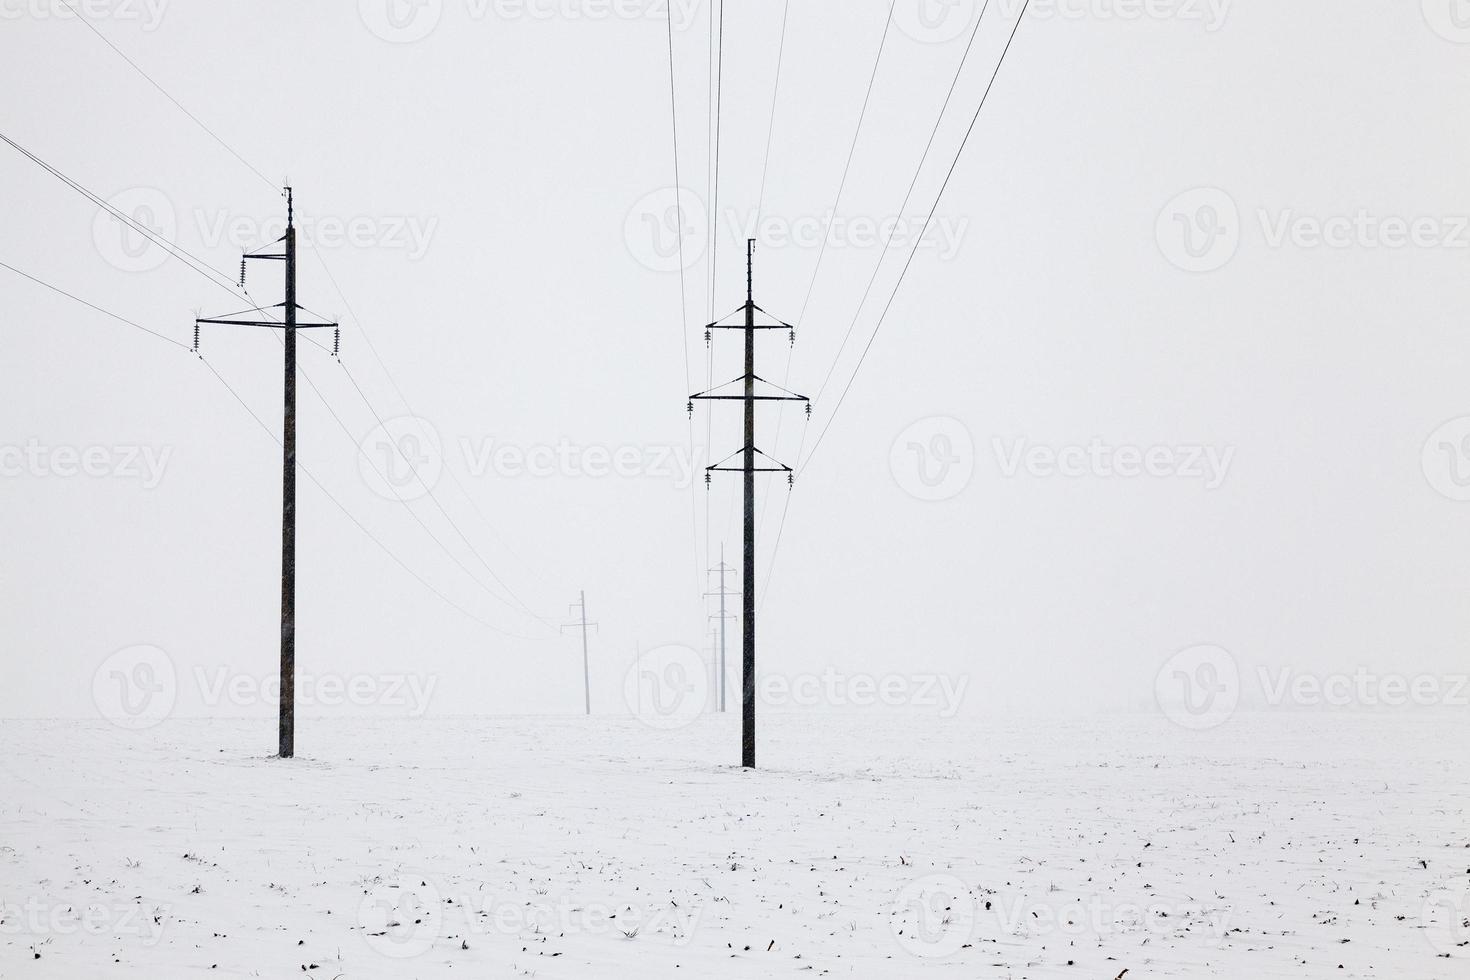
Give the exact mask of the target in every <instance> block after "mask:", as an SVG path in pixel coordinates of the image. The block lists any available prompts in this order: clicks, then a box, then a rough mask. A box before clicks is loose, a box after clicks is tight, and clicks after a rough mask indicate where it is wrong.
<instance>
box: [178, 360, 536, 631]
mask: <svg viewBox="0 0 1470 980" xmlns="http://www.w3.org/2000/svg"><path fill="white" fill-rule="evenodd" d="M199 359H200V360H201V361H203V362H204V366H205V367H207V368H209V370H210V373H212V374H213V375H214V376H215V377H216V378H218V379H219V382H220V384H222V385H224V386H225V389H226V390H228V391H229V393H230V394H231V395H233V396H234V397H235V401H237V402H239V403H240V405H241V407H242V408H244V409H245V411H247V412H249V413H250V417H251V418H253V419H255V422H256V424H257V425H259V426H260V427H261V428H262V429H263V430H265V434H266V435H268V436H270V437H271V439H272V440H274V441H275V443H276V445H278V446H279V445H280V444H281V441H280V439H279V438H278V437H277V436H276V434H275V433H274V432H273V431H271V427H270V426H268V425H266V423H265V420H264V419H262V418H261V417H260V416H259V415H257V414H256V412H255V410H254V409H253V408H251V407H250V406H249V405H248V404H247V403H246V402H245V399H243V398H241V397H240V393H239V392H237V391H236V390H235V389H234V388H233V387H232V386H231V385H230V383H229V382H228V381H226V380H225V379H224V377H223V376H222V375H221V374H220V373H219V372H218V371H216V370H215V369H214V365H213V364H210V363H209V361H208V360H207V359H205V358H203V357H200V358H199ZM296 468H297V469H299V470H300V471H301V472H302V473H303V474H305V476H306V478H307V479H308V480H310V481H311V482H312V483H314V484H315V485H316V488H317V489H318V490H320V491H321V492H322V495H323V496H325V497H326V498H327V499H328V500H330V501H331V502H332V503H333V504H335V505H336V507H337V509H338V510H340V511H341V512H342V514H343V516H344V517H346V518H347V519H348V520H349V521H351V522H352V523H353V525H354V526H355V527H356V528H357V529H358V530H359V531H361V532H362V533H363V534H365V535H367V537H368V539H369V540H370V541H372V542H373V544H375V545H377V546H378V547H379V548H380V549H381V550H382V552H383V554H385V555H387V556H388V557H389V558H391V559H393V561H394V562H395V563H396V564H397V565H398V567H399V568H402V569H403V570H404V571H405V572H407V573H408V574H409V575H411V576H413V578H414V579H415V580H416V581H417V582H418V583H419V584H420V585H422V586H423V587H424V588H425V589H428V590H429V591H430V592H432V593H433V594H434V595H436V596H438V597H439V599H441V600H442V601H443V602H444V603H445V604H447V605H448V606H450V607H451V608H453V609H455V610H456V611H458V612H459V613H461V614H462V615H464V616H465V617H466V618H468V619H471V620H473V621H474V622H476V623H479V624H480V625H481V626H483V627H485V628H486V629H488V630H490V631H491V632H494V633H499V634H500V635H502V636H511V637H514V638H516V639H526V640H529V639H533V638H532V637H520V636H516V635H515V634H512V633H507V632H505V630H502V629H501V628H500V627H498V626H495V625H494V624H492V623H490V622H488V621H487V620H484V619H482V618H480V617H479V616H477V615H475V614H474V613H472V612H470V611H469V610H468V609H466V608H465V607H464V606H462V605H460V604H459V603H457V602H455V601H454V600H453V599H451V598H449V596H447V595H445V594H444V593H443V592H441V591H439V590H438V589H436V588H435V587H434V586H433V585H431V584H430V583H429V581H428V580H427V579H425V578H424V577H423V576H422V575H420V574H419V573H418V572H416V571H414V570H413V569H412V568H410V567H409V565H408V563H407V562H405V561H404V560H403V559H402V558H399V557H398V555H396V554H395V553H394V552H393V550H392V549H391V548H389V547H388V546H387V545H386V544H384V543H383V542H382V541H381V540H379V539H378V537H377V535H375V534H373V532H372V531H369V530H368V529H367V526H366V525H364V524H363V523H362V522H361V521H359V520H358V519H357V518H356V517H354V516H353V514H352V512H351V511H349V510H348V509H347V508H346V507H345V506H344V505H343V504H342V502H341V501H340V500H338V499H337V498H336V497H334V496H332V493H331V491H329V490H328V489H327V488H326V487H325V486H324V485H323V484H322V482H321V481H320V480H318V479H317V478H316V476H315V475H314V474H313V473H312V472H311V470H309V469H307V467H306V466H305V465H304V464H303V463H302V462H301V461H300V460H297V462H296Z"/></svg>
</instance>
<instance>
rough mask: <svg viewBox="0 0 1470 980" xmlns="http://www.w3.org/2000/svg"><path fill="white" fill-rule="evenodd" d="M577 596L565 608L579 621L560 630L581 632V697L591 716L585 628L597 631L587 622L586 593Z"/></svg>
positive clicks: (590, 678) (589, 677)
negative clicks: (577, 598) (575, 615)
mask: <svg viewBox="0 0 1470 980" xmlns="http://www.w3.org/2000/svg"><path fill="white" fill-rule="evenodd" d="M578 595H579V597H580V601H578V602H574V603H572V604H571V605H570V606H569V607H567V608H568V609H572V610H576V611H577V612H578V614H579V618H580V620H581V621H580V622H576V623H567V624H566V625H564V626H563V627H562V628H561V629H562V632H563V633H565V632H566V631H567V630H569V629H574V628H578V627H580V628H581V630H582V695H583V698H584V700H585V701H586V703H587V714H588V715H589V716H590V715H591V714H592V672H591V670H592V669H591V667H590V665H589V664H588V660H587V628H588V627H589V626H590V627H592V628H593V629H597V624H596V623H589V622H587V593H586V592H585V591H583V592H580V593H578Z"/></svg>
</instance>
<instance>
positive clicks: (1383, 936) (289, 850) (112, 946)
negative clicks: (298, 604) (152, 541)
mask: <svg viewBox="0 0 1470 980" xmlns="http://www.w3.org/2000/svg"><path fill="white" fill-rule="evenodd" d="M764 722H765V729H764V732H763V739H762V744H761V756H762V762H763V765H764V766H765V768H763V769H762V770H760V771H758V772H753V773H752V772H743V771H741V770H739V769H737V768H734V767H732V766H731V765H730V763H731V762H732V761H733V760H734V759H735V755H736V752H737V750H738V731H737V725H738V722H737V718H736V716H735V715H733V714H732V715H728V716H723V717H707V718H703V719H701V720H700V721H699V722H697V723H696V724H694V725H693V726H691V727H689V728H687V729H684V730H681V731H678V732H672V733H668V732H660V731H656V730H654V729H651V728H649V727H646V726H644V725H641V724H640V723H638V722H637V721H635V720H633V719H622V720H603V719H594V720H585V719H524V718H522V719H493V720H490V719H447V720H397V721H373V722H366V721H357V720H340V719H338V720H311V719H302V721H301V724H300V727H299V730H298V736H297V745H298V752H299V753H300V758H298V759H296V760H293V761H289V762H280V761H277V760H273V759H270V758H268V757H267V754H268V753H269V752H270V750H271V748H272V742H273V738H274V727H273V725H272V723H271V722H270V721H267V720H253V721H230V722H207V721H185V720H171V721H167V722H165V723H164V724H162V725H159V726H158V727H157V728H154V729H150V730H147V731H143V732H132V731H125V730H121V729H118V728H114V727H112V726H111V725H109V724H107V723H105V722H100V723H95V724H77V723H72V722H18V721H10V722H0V737H3V740H4V746H5V756H4V760H3V762H0V814H3V817H0V915H3V921H0V976H3V977H5V978H12V977H14V978H19V977H25V978H61V980H80V978H89V977H102V976H106V977H148V978H171V977H188V976H199V975H205V974H208V975H211V976H239V977H288V976H301V975H303V971H304V972H305V974H306V975H309V976H319V977H324V978H334V977H344V978H359V977H363V978H365V977H456V976H460V977H514V976H536V977H547V978H563V977H564V978H586V977H640V978H641V977H690V978H703V977H732V978H737V977H738V978H750V977H779V976H800V975H802V974H804V973H810V974H812V975H832V976H851V977H861V978H872V977H914V976H933V977H1073V978H1088V980H1099V978H1101V980H1113V978H1116V977H1120V976H1124V975H1125V973H1126V975H1127V977H1129V978H1130V980H1141V978H1147V977H1229V978H1270V977H1384V978H1411V980H1428V978H1466V977H1470V945H1466V943H1467V941H1470V926H1467V924H1466V921H1465V920H1466V917H1467V916H1470V901H1467V896H1470V821H1467V805H1470V761H1467V753H1466V751H1465V746H1466V736H1465V731H1466V729H1465V719H1464V718H1463V716H1462V715H1461V714H1459V713H1451V712H1439V713H1420V714H1404V713H1394V714H1362V713H1358V714H1332V715H1302V714H1282V713H1274V714H1273V713H1263V714H1254V715H1253V714H1242V715H1240V716H1238V717H1236V718H1234V719H1232V720H1231V722H1230V723H1229V724H1228V725H1226V726H1224V727H1223V728H1220V729H1217V730H1215V731H1212V732H1208V733H1191V732H1187V731H1184V730H1181V729H1180V728H1177V727H1175V726H1171V725H1170V724H1168V722H1167V721H1164V720H1163V719H1161V718H1153V717H1117V718H1096V719H1088V720H1086V721H1075V722H1070V723H1065V724H1054V723H1049V722H1046V723H1044V722H1040V721H1037V722H1034V723H1024V724H1022V723H1015V722H993V723H982V722H977V721H973V720H954V721H940V720H936V719H934V718H932V717H926V718H919V717H907V716H895V715H865V714H841V713H838V714H784V715H783V714H776V713H769V714H768V715H766V716H765V718H764ZM37 954H39V958H37Z"/></svg>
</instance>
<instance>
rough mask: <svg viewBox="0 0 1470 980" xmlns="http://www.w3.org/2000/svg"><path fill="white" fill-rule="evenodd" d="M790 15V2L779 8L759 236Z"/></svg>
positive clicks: (758, 207)
mask: <svg viewBox="0 0 1470 980" xmlns="http://www.w3.org/2000/svg"><path fill="white" fill-rule="evenodd" d="M790 14H791V0H786V2H785V3H784V4H782V6H781V41H780V43H779V44H778V45H777V46H776V82H775V84H774V85H772V86H771V112H770V116H769V119H768V121H767V123H766V156H765V161H764V162H763V163H762V164H761V190H760V197H758V198H757V199H756V206H755V233H756V234H757V235H759V234H760V228H761V215H762V214H764V213H765V209H766V177H767V176H769V175H770V172H771V136H772V135H773V134H774V133H775V132H776V99H777V97H778V96H779V95H780V94H781V65H782V63H783V62H784V61H785V58H786V22H787V20H788V18H789V16H790Z"/></svg>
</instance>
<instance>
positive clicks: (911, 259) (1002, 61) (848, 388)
mask: <svg viewBox="0 0 1470 980" xmlns="http://www.w3.org/2000/svg"><path fill="white" fill-rule="evenodd" d="M1030 6H1031V0H1025V2H1024V3H1023V4H1022V5H1021V13H1020V15H1019V16H1018V17H1017V18H1016V22H1015V24H1013V25H1012V27H1011V33H1010V37H1008V38H1007V39H1006V44H1005V47H1004V48H1002V49H1001V52H1000V58H999V59H998V60H997V61H996V63H995V71H993V72H991V75H990V81H989V82H988V83H987V84H986V86H985V91H984V93H983V94H982V95H981V96H980V104H979V105H977V106H976V107H975V115H974V116H973V117H971V119H970V125H969V128H967V129H966V130H965V135H964V138H963V139H962V140H960V147H959V149H958V150H956V151H955V156H954V161H953V162H952V163H951V164H950V165H949V171H948V172H947V173H946V174H945V175H944V182H943V183H942V184H940V186H939V193H938V194H937V195H935V198H934V206H933V207H932V208H930V209H929V215H928V217H926V218H925V219H924V227H923V229H922V230H921V231H920V232H919V236H918V237H917V238H916V239H914V247H913V249H912V250H911V251H910V252H909V257H908V261H906V262H905V263H904V266H903V270H902V271H901V272H900V273H899V274H898V281H897V282H895V283H894V284H893V292H891V293H890V294H889V296H888V302H887V303H886V304H885V305H884V307H883V312H882V313H881V314H880V315H879V317H878V322H877V324H876V325H874V327H873V334H872V336H870V337H869V338H868V343H867V345H866V346H865V347H864V348H863V353H862V355H861V356H860V357H859V358H858V362H857V366H856V367H854V368H853V371H852V375H851V377H849V378H848V379H847V384H846V385H845V386H844V387H843V389H842V394H841V396H839V397H838V399H837V405H836V406H835V407H834V408H833V409H832V413H831V415H829V416H828V417H827V423H826V425H824V426H823V427H822V431H821V432H820V433H818V435H817V441H816V442H815V443H814V444H813V445H812V451H811V452H810V453H808V454H807V457H806V461H805V462H802V463H799V464H798V469H797V472H798V473H801V472H804V471H805V470H806V468H807V466H808V465H810V463H811V461H812V457H814V456H815V455H816V454H817V450H818V449H820V448H821V447H822V440H823V439H824V438H826V435H827V432H828V430H830V429H831V428H832V423H833V422H834V421H835V420H836V418H837V413H838V411H840V410H841V408H842V403H843V402H844V401H845V400H846V399H847V393H848V392H849V391H851V390H852V383H853V382H854V381H856V380H857V376H858V372H859V371H861V370H862V368H863V363H864V362H865V361H866V360H867V357H868V352H869V351H871V350H872V349H873V341H875V340H877V339H878V331H879V330H881V329H883V323H884V321H885V320H886V319H887V318H888V311H889V310H891V309H892V308H893V301H894V299H895V298H896V297H897V296H898V290H899V288H900V287H902V286H903V281H904V278H905V277H906V276H907V275H908V271H909V268H910V266H912V265H913V262H914V256H915V255H917V254H918V252H919V245H920V244H921V243H922V242H923V240H924V235H925V234H926V233H927V232H928V230H929V225H930V223H931V222H932V221H933V220H934V214H935V212H936V211H938V210H939V202H940V201H941V200H943V199H944V192H945V191H946V190H947V189H948V188H949V182H950V180H951V179H953V177H954V173H955V170H956V169H957V168H958V167H959V164H960V158H961V157H963V156H964V153H965V147H966V146H967V145H968V144H969V142H970V136H971V135H972V134H973V133H974V132H975V125H976V124H977V123H978V122H979V121H980V113H981V112H982V111H983V110H984V109H985V103H986V102H987V101H988V100H989V98H990V93H991V90H992V89H994V87H995V80H996V79H997V78H998V77H999V76H1000V69H1001V66H1002V65H1004V64H1005V60H1006V55H1007V54H1008V53H1009V52H1010V50H1011V44H1012V43H1014V42H1015V40H1016V32H1017V31H1019V30H1020V28H1021V21H1023V20H1024V19H1025V18H1026V10H1027V8H1029V7H1030Z"/></svg>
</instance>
